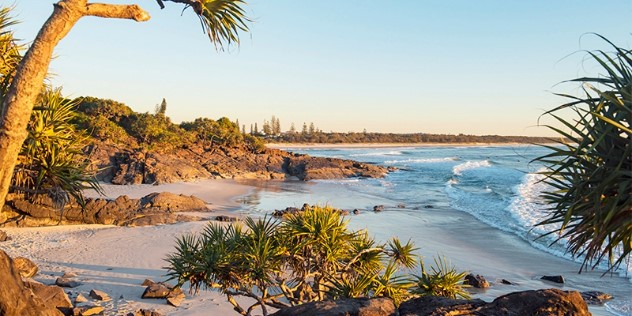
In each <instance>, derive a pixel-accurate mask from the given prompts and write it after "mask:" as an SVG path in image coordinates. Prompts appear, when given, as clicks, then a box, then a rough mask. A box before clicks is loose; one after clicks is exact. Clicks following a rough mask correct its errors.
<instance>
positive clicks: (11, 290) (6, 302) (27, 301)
mask: <svg viewBox="0 0 632 316" xmlns="http://www.w3.org/2000/svg"><path fill="white" fill-rule="evenodd" d="M0 284H2V286H0V315H4V316H23V315H38V316H58V315H63V314H62V313H61V312H60V311H59V310H58V309H56V308H52V307H49V306H46V305H45V304H44V302H43V300H42V299H41V298H39V297H38V296H35V294H33V292H32V291H31V290H30V289H29V288H27V287H26V286H25V285H24V282H22V278H21V277H20V274H19V273H18V271H16V270H15V269H14V268H13V262H12V260H11V258H10V257H9V256H8V255H7V254H6V253H5V252H4V251H2V250H0Z"/></svg>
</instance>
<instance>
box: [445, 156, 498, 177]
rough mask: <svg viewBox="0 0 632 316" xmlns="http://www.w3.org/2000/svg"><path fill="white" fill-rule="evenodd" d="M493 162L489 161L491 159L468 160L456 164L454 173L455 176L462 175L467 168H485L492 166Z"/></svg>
mask: <svg viewBox="0 0 632 316" xmlns="http://www.w3.org/2000/svg"><path fill="white" fill-rule="evenodd" d="M491 166H492V164H491V163H490V162H489V160H478V161H469V160H468V161H466V162H464V163H462V164H458V165H456V166H454V167H453V168H452V173H453V174H454V175H455V176H460V175H462V174H463V171H466V170H472V169H478V168H484V167H491Z"/></svg>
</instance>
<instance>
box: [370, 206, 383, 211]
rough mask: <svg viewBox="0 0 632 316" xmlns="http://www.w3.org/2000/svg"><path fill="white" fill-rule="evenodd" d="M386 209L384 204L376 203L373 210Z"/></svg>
mask: <svg viewBox="0 0 632 316" xmlns="http://www.w3.org/2000/svg"><path fill="white" fill-rule="evenodd" d="M383 210H384V205H375V206H373V212H381V211H383Z"/></svg>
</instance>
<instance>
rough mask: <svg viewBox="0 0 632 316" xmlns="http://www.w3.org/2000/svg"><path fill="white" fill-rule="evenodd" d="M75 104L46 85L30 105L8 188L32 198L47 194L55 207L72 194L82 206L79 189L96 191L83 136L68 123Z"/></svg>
mask: <svg viewBox="0 0 632 316" xmlns="http://www.w3.org/2000/svg"><path fill="white" fill-rule="evenodd" d="M75 106H76V103H75V102H73V101H70V100H68V99H65V98H64V97H63V96H62V95H61V89H54V90H53V89H49V88H47V89H46V90H45V91H44V92H43V93H42V95H41V96H40V98H39V100H38V103H37V105H36V106H35V107H34V111H33V115H32V116H31V121H30V122H29V126H28V136H27V138H26V140H25V141H24V144H23V145H22V150H21V152H20V155H19V157H18V164H17V166H16V167H15V170H14V176H13V178H12V181H11V191H12V192H20V193H25V194H26V195H27V196H30V197H35V196H37V195H39V194H46V195H48V196H49V197H50V198H51V199H52V200H53V202H54V203H55V204H56V205H57V206H58V208H60V209H63V207H64V205H65V204H66V203H67V202H68V201H69V200H70V197H73V198H74V199H75V200H76V201H77V202H79V203H80V204H81V205H83V202H84V200H83V195H82V190H84V189H87V188H92V189H95V190H97V191H98V192H100V187H99V184H98V182H97V180H96V178H95V177H94V175H93V173H92V172H90V171H89V170H88V166H89V163H90V162H89V159H88V157H86V155H84V154H83V152H82V148H83V147H84V146H85V145H86V140H87V138H86V135H85V134H84V133H83V132H82V131H79V130H76V129H75V126H74V125H73V124H72V123H71V122H70V121H71V120H72V119H73V117H74V116H75V112H74V107H75Z"/></svg>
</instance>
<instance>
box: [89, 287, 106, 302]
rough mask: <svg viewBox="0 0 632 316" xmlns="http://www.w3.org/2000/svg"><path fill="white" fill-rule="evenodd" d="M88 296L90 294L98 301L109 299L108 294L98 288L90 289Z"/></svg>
mask: <svg viewBox="0 0 632 316" xmlns="http://www.w3.org/2000/svg"><path fill="white" fill-rule="evenodd" d="M88 296H90V297H91V298H93V299H95V300H98V301H109V300H110V296H109V295H108V294H107V293H105V292H103V291H99V290H91V291H90V294H88Z"/></svg>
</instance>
